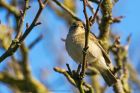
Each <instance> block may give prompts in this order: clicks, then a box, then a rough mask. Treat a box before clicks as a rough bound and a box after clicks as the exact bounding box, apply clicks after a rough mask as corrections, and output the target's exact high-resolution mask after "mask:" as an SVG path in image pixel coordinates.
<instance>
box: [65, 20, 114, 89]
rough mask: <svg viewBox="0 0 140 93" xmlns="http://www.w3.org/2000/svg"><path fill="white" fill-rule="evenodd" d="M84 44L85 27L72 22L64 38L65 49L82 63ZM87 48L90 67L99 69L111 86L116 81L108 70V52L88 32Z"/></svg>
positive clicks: (79, 23) (80, 23) (78, 22)
mask: <svg viewBox="0 0 140 93" xmlns="http://www.w3.org/2000/svg"><path fill="white" fill-rule="evenodd" d="M84 44H85V28H84V25H83V23H82V22H80V21H76V22H74V23H73V24H72V25H71V27H70V29H69V33H68V35H67V38H66V50H67V52H68V54H69V55H70V56H71V57H72V59H73V60H75V61H76V62H77V63H82V61H83V53H82V50H83V48H84ZM88 46H89V48H88V50H87V62H88V64H90V66H91V67H90V68H93V69H96V70H97V71H99V72H100V73H101V75H102V77H103V78H104V80H105V81H106V83H107V84H108V85H109V86H111V85H112V84H114V83H115V82H117V80H116V78H115V76H114V75H113V74H112V72H111V71H110V70H109V67H108V66H107V64H109V63H111V61H110V59H109V56H108V54H107V53H106V51H105V50H104V49H103V48H102V46H101V45H100V44H99V42H98V40H97V39H96V37H95V36H94V35H93V34H91V33H90V34H89V43H88Z"/></svg>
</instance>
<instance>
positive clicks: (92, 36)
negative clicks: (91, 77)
mask: <svg viewBox="0 0 140 93" xmlns="http://www.w3.org/2000/svg"><path fill="white" fill-rule="evenodd" d="M89 38H91V39H93V40H94V42H95V43H96V44H97V45H98V46H99V48H100V49H101V51H102V54H103V56H104V58H105V61H106V64H107V65H109V64H110V63H111V60H110V58H109V56H108V54H107V52H106V51H105V50H104V49H103V47H102V46H101V45H100V43H99V41H98V40H97V38H96V36H95V35H94V34H92V33H90V34H89Z"/></svg>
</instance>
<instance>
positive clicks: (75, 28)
mask: <svg viewBox="0 0 140 93" xmlns="http://www.w3.org/2000/svg"><path fill="white" fill-rule="evenodd" d="M84 32H85V26H84V24H83V23H82V22H81V21H75V22H73V23H72V25H71V26H70V29H69V33H84Z"/></svg>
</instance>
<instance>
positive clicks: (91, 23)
mask: <svg viewBox="0 0 140 93" xmlns="http://www.w3.org/2000/svg"><path fill="white" fill-rule="evenodd" d="M102 2H103V0H100V3H99V4H98V7H97V9H96V11H95V14H94V16H93V17H92V18H91V20H90V25H93V24H94V22H95V19H96V17H97V13H98V11H99V8H100V6H101V4H102Z"/></svg>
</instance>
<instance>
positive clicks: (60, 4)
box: [53, 0, 81, 21]
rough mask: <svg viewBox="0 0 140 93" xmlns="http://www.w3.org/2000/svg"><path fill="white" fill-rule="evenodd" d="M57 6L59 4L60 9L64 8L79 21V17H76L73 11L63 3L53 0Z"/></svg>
mask: <svg viewBox="0 0 140 93" xmlns="http://www.w3.org/2000/svg"><path fill="white" fill-rule="evenodd" d="M53 1H54V2H55V3H56V4H57V5H58V6H60V7H61V8H62V9H64V10H65V11H66V12H67V13H68V14H70V15H71V16H72V18H74V19H75V20H77V21H81V19H80V18H79V17H77V16H76V15H75V13H74V12H72V11H71V10H70V9H69V8H67V7H66V6H65V5H64V4H62V3H60V2H59V1H57V0H53Z"/></svg>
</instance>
